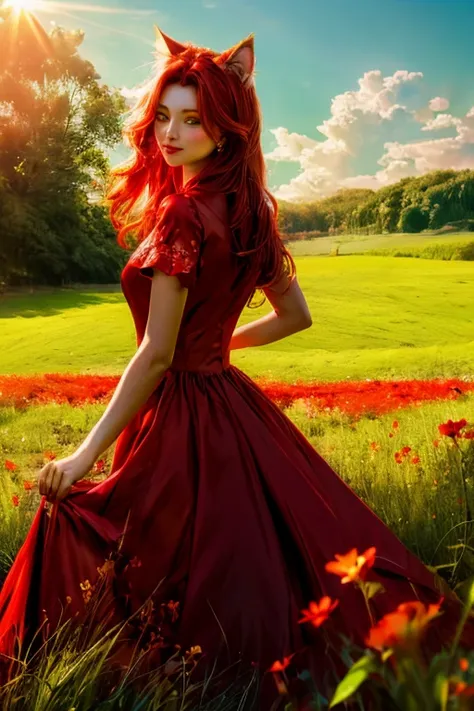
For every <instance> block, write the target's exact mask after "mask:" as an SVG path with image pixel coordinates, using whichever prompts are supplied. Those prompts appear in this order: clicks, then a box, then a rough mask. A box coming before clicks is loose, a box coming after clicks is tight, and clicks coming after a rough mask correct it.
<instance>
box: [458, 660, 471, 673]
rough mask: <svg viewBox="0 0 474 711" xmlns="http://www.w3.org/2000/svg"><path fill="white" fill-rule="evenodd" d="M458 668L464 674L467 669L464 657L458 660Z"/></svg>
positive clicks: (467, 662) (467, 665)
mask: <svg viewBox="0 0 474 711" xmlns="http://www.w3.org/2000/svg"><path fill="white" fill-rule="evenodd" d="M459 668H460V670H461V671H463V672H466V671H467V670H468V669H469V661H468V660H467V659H466V657H461V659H460V660H459Z"/></svg>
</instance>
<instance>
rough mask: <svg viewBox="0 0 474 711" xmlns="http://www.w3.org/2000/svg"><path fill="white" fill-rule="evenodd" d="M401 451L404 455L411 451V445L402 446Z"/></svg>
mask: <svg viewBox="0 0 474 711" xmlns="http://www.w3.org/2000/svg"><path fill="white" fill-rule="evenodd" d="M401 451H402V454H403V455H404V456H406V455H407V454H408V453H409V452H411V447H403V448H402V450H401Z"/></svg>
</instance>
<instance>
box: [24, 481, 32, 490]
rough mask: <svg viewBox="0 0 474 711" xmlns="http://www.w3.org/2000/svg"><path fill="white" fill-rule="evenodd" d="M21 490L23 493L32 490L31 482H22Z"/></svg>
mask: <svg viewBox="0 0 474 711" xmlns="http://www.w3.org/2000/svg"><path fill="white" fill-rule="evenodd" d="M23 488H24V490H25V491H31V489H32V488H33V483H32V482H31V481H24V482H23Z"/></svg>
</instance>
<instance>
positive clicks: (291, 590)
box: [0, 192, 459, 708]
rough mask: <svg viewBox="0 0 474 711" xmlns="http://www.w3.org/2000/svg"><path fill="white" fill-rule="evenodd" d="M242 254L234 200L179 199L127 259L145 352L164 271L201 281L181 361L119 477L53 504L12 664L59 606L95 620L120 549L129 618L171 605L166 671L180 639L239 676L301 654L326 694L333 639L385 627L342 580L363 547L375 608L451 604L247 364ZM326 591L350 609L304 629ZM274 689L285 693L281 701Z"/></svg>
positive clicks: (248, 279)
mask: <svg viewBox="0 0 474 711" xmlns="http://www.w3.org/2000/svg"><path fill="white" fill-rule="evenodd" d="M230 245H231V241H230V231H229V227H228V214H227V203H226V200H225V197H224V196H223V195H222V194H218V193H213V194H206V193H204V192H198V193H194V195H189V194H186V193H181V194H177V195H172V196H169V197H168V198H166V199H165V200H164V201H163V203H162V205H161V208H160V213H159V216H158V220H157V224H156V227H155V229H154V230H153V232H152V233H151V234H150V236H149V237H148V238H147V239H146V240H145V241H144V242H142V243H141V244H140V246H139V247H138V249H137V250H136V251H135V252H134V253H133V254H132V256H131V258H130V260H129V262H128V263H127V264H126V266H125V268H124V270H123V272H122V277H121V283H122V289H123V293H124V295H125V298H126V300H127V302H128V304H129V307H130V310H131V314H132V317H133V319H134V323H135V327H136V335H137V342H138V343H140V341H141V339H142V338H143V335H144V331H145V326H146V322H147V316H148V304H149V297H150V288H151V279H150V277H151V276H152V274H153V271H152V267H156V268H157V269H160V270H162V271H164V272H166V273H168V274H175V275H177V276H178V277H179V279H180V280H181V282H182V283H183V284H184V285H185V286H186V287H188V289H189V293H188V298H187V302H186V306H185V311H184V316H183V320H182V324H181V328H180V332H179V336H178V341H177V346H176V351H175V356H174V360H173V363H172V366H171V368H170V369H169V370H168V371H167V373H166V375H165V377H164V378H163V379H162V381H161V382H160V383H159V385H158V386H157V388H156V390H155V391H154V392H153V393H152V395H151V396H150V397H149V399H148V401H147V402H146V403H145V404H144V405H143V406H142V407H141V409H140V410H139V412H138V413H137V414H136V416H135V417H133V419H132V420H131V421H130V422H129V424H128V425H127V426H126V427H125V429H124V430H123V432H122V433H121V434H120V436H119V438H118V440H117V442H116V447H115V452H114V458H113V463H112V469H111V473H110V475H109V476H108V477H107V478H106V479H105V480H104V481H102V482H101V483H93V482H90V481H86V480H84V481H82V482H80V483H78V484H77V485H76V486H74V487H73V490H72V492H71V493H70V495H69V496H68V497H66V498H65V499H64V500H63V501H61V502H60V503H59V505H55V506H51V505H47V503H46V500H45V498H44V497H43V499H42V501H41V503H40V505H39V508H38V511H37V513H36V516H35V518H34V521H33V524H32V526H31V529H30V531H29V533H28V535H27V537H26V540H25V542H24V545H23V547H22V548H21V550H20V552H19V553H18V555H17V557H16V559H15V562H14V564H13V566H12V568H11V571H10V573H9V575H8V577H7V579H6V581H5V583H4V586H3V589H2V592H1V594H0V651H2V652H4V653H7V654H8V653H11V652H12V650H13V648H14V647H13V632H15V633H17V634H18V635H19V636H20V638H22V639H28V636H29V635H30V636H31V635H32V634H33V633H34V631H35V630H36V629H37V628H38V626H39V625H40V624H41V622H42V620H43V615H44V613H43V610H44V611H46V615H47V617H48V619H49V621H50V627H49V629H50V630H51V629H54V626H55V625H56V624H57V622H58V619H59V617H60V615H61V611H62V610H63V608H64V609H65V610H66V613H64V612H63V618H62V619H63V620H64V619H65V616H64V615H65V614H66V616H67V615H71V616H72V615H73V614H75V613H76V612H78V613H79V617H80V615H82V614H83V610H84V609H85V607H86V606H87V604H86V603H87V597H88V595H89V594H90V589H88V583H87V582H86V581H89V584H90V585H91V586H93V585H94V584H95V583H96V581H98V580H99V578H100V577H101V576H100V574H99V572H98V568H101V567H102V572H103V570H104V568H103V566H104V561H105V560H106V558H107V557H108V556H109V554H110V553H111V552H113V551H116V549H117V546H118V542H120V555H119V557H118V558H117V557H116V558H115V563H114V573H113V583H112V587H111V593H110V594H111V595H112V598H113V600H114V604H115V615H116V619H120V618H121V617H122V619H123V616H124V615H125V614H129V613H131V612H134V611H135V610H137V608H139V606H140V605H141V604H142V603H143V602H144V601H145V600H146V598H147V597H148V596H149V595H151V593H152V592H153V591H154V590H155V589H156V588H157V590H156V591H155V594H154V597H153V601H154V609H155V611H160V613H159V614H160V615H161V617H159V619H160V620H161V619H163V620H164V619H165V618H164V617H163V615H164V613H163V610H165V612H166V615H167V617H166V620H165V622H164V623H163V627H162V628H160V627H159V625H158V628H159V631H160V632H161V633H162V639H161V643H160V644H161V645H162V647H161V648H160V645H158V646H157V650H156V651H155V654H157V655H158V656H157V657H156V659H157V660H164V659H165V658H166V655H167V654H168V655H169V653H170V649H172V650H173V651H174V647H173V645H174V644H180V645H181V648H182V649H183V651H184V650H188V649H190V647H191V646H193V645H199V646H200V647H201V649H202V652H203V655H202V657H201V661H200V662H199V664H198V667H197V669H199V668H201V669H203V668H205V666H206V664H207V662H209V664H212V663H213V661H214V660H215V659H216V658H217V659H218V664H221V666H223V667H227V666H228V665H229V664H230V663H232V662H234V661H236V660H238V659H242V660H243V662H244V664H247V665H249V666H253V665H255V664H256V665H258V668H259V669H261V670H262V671H265V669H268V667H269V666H270V665H271V664H272V663H273V662H274V661H275V660H276V659H283V657H284V656H288V655H290V654H292V653H293V652H296V651H298V652H299V653H301V654H302V655H303V656H304V655H306V656H305V657H304V660H305V663H307V664H308V665H309V666H310V668H311V669H312V670H313V673H314V674H315V676H316V677H317V678H318V680H319V683H321V684H322V688H323V690H324V688H325V687H324V684H325V683H326V681H327V678H328V676H330V673H331V668H332V664H333V662H332V661H331V651H330V649H328V648H327V646H326V643H327V640H328V639H331V635H332V640H333V641H334V640H335V639H336V636H337V634H338V633H339V632H341V633H344V634H345V635H347V636H348V637H351V638H352V639H353V640H354V641H355V642H356V643H360V644H362V642H363V639H364V637H365V635H366V633H367V631H368V628H369V626H370V625H369V620H368V616H367V611H366V607H365V603H364V600H363V598H362V596H361V593H360V591H358V590H357V589H356V588H355V587H354V586H353V585H350V584H349V585H347V584H345V585H342V584H341V581H340V578H339V577H337V576H336V575H334V574H332V573H328V572H326V571H325V563H326V562H328V561H330V560H333V559H334V557H335V554H336V553H338V554H343V553H346V552H348V551H349V550H350V549H351V548H353V547H356V548H357V549H358V550H359V552H362V551H365V550H366V549H367V548H369V547H371V546H375V547H376V549H377V555H376V561H375V565H374V568H373V569H372V571H371V578H372V579H373V580H379V581H380V582H382V583H383V585H384V587H385V590H386V592H385V593H382V594H379V595H378V596H376V597H375V598H373V600H372V603H373V609H374V614H375V616H376V617H379V616H381V615H383V614H385V613H386V612H389V611H391V610H393V609H394V607H395V606H396V605H397V604H398V603H400V602H405V601H408V600H413V599H416V598H417V597H418V599H420V600H422V601H424V602H437V601H438V600H439V598H440V596H441V593H440V589H439V581H438V580H436V579H435V577H434V576H433V574H432V573H431V572H430V571H429V570H428V569H427V568H426V567H425V566H424V565H423V564H422V563H421V562H420V560H419V559H418V558H417V557H416V556H415V555H413V554H412V553H410V552H409V551H408V550H407V548H405V546H404V545H403V544H402V543H401V542H400V541H399V540H398V538H397V537H396V536H395V535H394V534H393V533H392V532H391V531H390V530H389V529H388V528H387V527H386V526H385V524H384V523H383V522H382V521H381V520H380V519H379V518H378V517H377V516H376V515H375V514H374V513H373V512H372V511H371V509H369V508H368V507H367V506H366V505H365V503H363V502H362V500H361V499H359V498H358V496H357V495H356V494H355V493H354V492H353V491H352V490H351V489H350V488H349V486H347V485H346V484H345V483H344V481H343V480H342V479H341V478H340V477H339V476H338V475H337V474H336V473H335V472H334V471H333V470H332V469H331V467H330V466H329V464H328V463H327V462H326V461H325V460H324V459H323V458H322V457H321V456H320V455H319V454H318V453H317V452H316V451H315V449H314V448H313V446H312V445H311V444H310V443H309V442H308V440H307V439H306V438H305V437H304V436H303V434H302V433H301V432H300V431H299V430H298V429H297V428H296V426H295V425H294V424H293V423H292V422H291V421H290V420H289V419H288V418H287V417H286V416H285V415H284V414H283V412H282V411H281V410H280V409H279V408H278V407H277V406H276V405H275V404H274V403H273V402H272V401H270V400H269V399H268V398H267V397H266V396H265V395H264V393H263V392H262V390H260V389H259V387H258V386H257V385H256V384H255V383H254V382H253V381H252V380H251V379H250V378H249V377H247V375H245V374H244V373H243V372H242V371H241V370H239V369H238V368H236V367H235V366H232V365H230V362H229V350H228V348H229V343H230V339H231V336H232V333H233V331H234V328H235V326H236V324H237V321H238V319H239V316H240V314H241V312H242V310H243V308H244V307H245V304H246V303H247V301H248V298H249V295H250V294H251V293H252V291H253V288H254V286H255V284H258V279H259V274H257V273H255V270H253V271H252V267H248V266H247V267H243V265H242V262H241V261H240V260H239V258H237V257H236V256H235V255H234V254H233V252H232V249H231V246H230ZM124 530H125V533H124V535H123V536H122V535H121V534H122V533H123V532H124ZM160 582H161V585H160ZM81 584H82V586H81ZM323 595H329V596H330V597H331V598H334V599H339V600H340V604H339V606H338V607H337V608H336V609H335V610H334V612H333V613H332V615H331V619H330V620H329V621H328V622H327V623H326V624H325V625H324V626H322V627H320V628H314V627H311V625H309V624H299V622H298V620H299V619H301V617H302V614H301V610H302V609H303V608H306V607H308V603H309V602H310V601H312V600H314V601H319V600H320V598H321V597H322V596H323ZM66 602H67V604H66ZM162 603H163V605H162ZM165 603H166V606H164V605H165ZM168 603H169V604H168ZM444 609H445V613H444V615H443V616H442V617H441V618H438V620H437V621H436V622H437V624H436V625H433V630H432V633H431V638H430V640H431V641H430V644H431V645H432V647H433V649H434V648H435V647H436V646H437V644H438V643H439V642H441V641H442V635H451V634H452V633H453V631H454V623H455V620H456V619H457V616H458V614H459V605H458V602H457V599H455V598H454V597H453V598H452V599H451V598H449V596H448V598H447V599H446V600H445V603H444ZM156 615H158V612H156ZM157 619H158V618H157ZM157 624H158V623H157ZM435 627H436V630H440V635H441V636H440V637H439V638H438V636H437V635H438V634H439V633H438V632H435V631H434V628H435ZM224 635H225V638H224ZM338 639H339V638H338ZM445 639H446V640H447V639H448V637H447V636H446V637H445ZM166 644H168V645H169V646H168V647H167V646H166ZM159 655H161V656H159ZM296 658H297V657H295V660H296ZM157 663H158V661H157ZM336 663H337V662H336ZM323 677H324V678H323ZM268 678H270V682H265V683H266V684H267V687H265V685H264V688H266V693H267V699H268V698H269V697H270V696H272V694H273V695H274V694H275V693H276V691H275V687H274V680H273V679H272V675H271V674H266V675H265V679H268ZM265 703H267V702H263V701H262V702H261V706H260V708H264V707H265Z"/></svg>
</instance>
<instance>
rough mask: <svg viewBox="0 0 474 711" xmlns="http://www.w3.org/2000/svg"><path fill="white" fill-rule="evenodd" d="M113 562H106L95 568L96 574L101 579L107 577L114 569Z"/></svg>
mask: <svg viewBox="0 0 474 711" xmlns="http://www.w3.org/2000/svg"><path fill="white" fill-rule="evenodd" d="M114 565H115V564H114V561H113V560H106V561H105V562H104V564H103V565H101V566H98V567H97V572H98V573H99V575H100V577H103V576H104V575H107V573H109V572H110V571H111V570H113V569H114Z"/></svg>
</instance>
